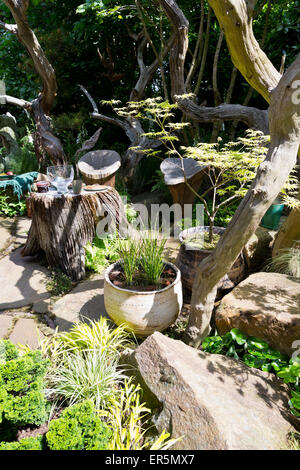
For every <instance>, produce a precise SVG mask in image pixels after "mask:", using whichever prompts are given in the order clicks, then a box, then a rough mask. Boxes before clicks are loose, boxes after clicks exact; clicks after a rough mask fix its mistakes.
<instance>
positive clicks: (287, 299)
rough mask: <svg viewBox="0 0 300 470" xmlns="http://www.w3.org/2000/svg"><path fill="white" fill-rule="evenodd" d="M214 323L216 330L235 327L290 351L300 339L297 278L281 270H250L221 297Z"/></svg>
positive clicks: (283, 350)
mask: <svg viewBox="0 0 300 470" xmlns="http://www.w3.org/2000/svg"><path fill="white" fill-rule="evenodd" d="M216 327H217V329H218V332H219V333H220V334H224V333H226V332H227V331H230V330H231V329H232V328H239V329H241V330H242V331H244V332H245V333H247V334H248V335H251V336H257V337H258V338H261V339H263V340H265V341H267V342H268V343H269V344H270V346H272V347H273V348H274V349H277V350H279V351H281V352H283V353H286V354H289V355H292V353H293V352H294V351H295V349H294V348H293V342H294V341H296V340H299V339H300V282H299V281H297V280H293V279H292V278H290V277H288V276H285V275H284V274H277V273H263V272H262V273H257V274H252V275H251V276H249V277H248V278H247V279H245V280H244V281H243V282H241V283H240V284H239V285H238V286H237V287H235V289H233V291H231V292H230V294H228V295H226V296H225V297H224V298H223V299H222V302H221V303H220V305H219V307H218V309H217V311H216Z"/></svg>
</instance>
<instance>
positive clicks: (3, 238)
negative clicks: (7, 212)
mask: <svg viewBox="0 0 300 470" xmlns="http://www.w3.org/2000/svg"><path fill="white" fill-rule="evenodd" d="M14 226H15V221H14V219H9V218H6V217H5V218H4V217H0V253H1V251H3V250H5V249H6V248H7V247H8V246H9V244H10V243H11V241H12V237H13V234H12V232H13V230H14Z"/></svg>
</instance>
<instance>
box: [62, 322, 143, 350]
mask: <svg viewBox="0 0 300 470" xmlns="http://www.w3.org/2000/svg"><path fill="white" fill-rule="evenodd" d="M60 340H61V342H62V343H63V346H64V348H66V349H67V350H68V351H73V352H76V351H78V350H79V351H87V350H95V351H99V352H100V353H101V352H103V351H108V352H110V353H111V354H112V355H116V356H119V355H120V353H121V352H122V351H123V350H124V349H126V348H128V347H132V346H133V345H134V342H133V336H132V334H131V333H128V332H127V331H126V330H125V327H124V326H123V325H120V326H118V327H114V328H112V324H111V322H110V321H109V320H107V319H106V318H104V317H101V318H100V320H98V321H90V323H89V324H87V323H78V324H77V325H74V326H73V327H72V328H71V330H70V331H69V332H68V333H62V334H61V335H60Z"/></svg>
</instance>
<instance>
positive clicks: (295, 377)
mask: <svg viewBox="0 0 300 470" xmlns="http://www.w3.org/2000/svg"><path fill="white" fill-rule="evenodd" d="M201 348H202V349H203V351H205V352H208V353H211V354H223V355H225V356H228V357H232V358H234V359H237V360H242V361H243V362H244V363H245V364H247V366H249V367H254V368H256V369H261V370H263V371H264V372H272V373H275V374H276V375H277V376H278V377H280V378H281V379H283V380H284V383H286V384H289V385H290V387H291V400H290V403H289V404H290V407H291V412H292V413H293V414H294V415H295V416H299V417H300V356H298V357H297V358H294V359H293V358H292V359H291V358H289V356H287V355H285V354H282V353H280V352H279V351H276V350H274V349H272V348H271V347H270V346H269V345H268V343H266V342H265V341H263V340H261V339H259V338H256V337H254V336H247V335H246V334H245V333H243V332H242V331H240V330H239V329H237V328H233V329H232V330H231V331H230V332H228V333H226V334H225V335H223V336H219V335H215V336H208V337H207V338H205V340H204V341H203V343H202V345H201Z"/></svg>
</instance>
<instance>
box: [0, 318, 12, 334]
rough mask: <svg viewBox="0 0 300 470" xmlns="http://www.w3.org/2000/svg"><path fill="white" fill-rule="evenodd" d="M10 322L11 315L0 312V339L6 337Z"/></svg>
mask: <svg viewBox="0 0 300 470" xmlns="http://www.w3.org/2000/svg"><path fill="white" fill-rule="evenodd" d="M12 322H13V318H12V317H11V316H9V315H5V314H4V313H3V314H2V313H0V339H2V338H6V336H7V334H8V332H9V330H10V327H11V326H12Z"/></svg>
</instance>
